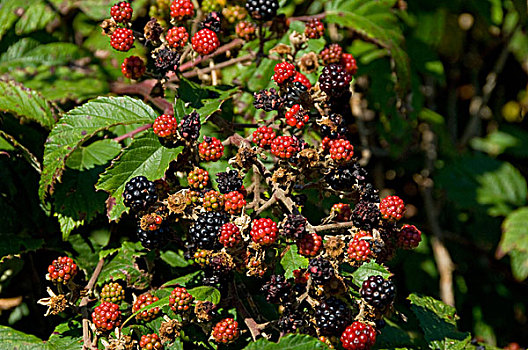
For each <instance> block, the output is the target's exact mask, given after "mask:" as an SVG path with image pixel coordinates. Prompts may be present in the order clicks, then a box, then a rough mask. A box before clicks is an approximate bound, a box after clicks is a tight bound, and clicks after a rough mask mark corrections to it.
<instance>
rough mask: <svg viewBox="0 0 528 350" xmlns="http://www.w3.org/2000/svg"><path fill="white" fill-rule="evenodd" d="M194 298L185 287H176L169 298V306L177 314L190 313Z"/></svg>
mask: <svg viewBox="0 0 528 350" xmlns="http://www.w3.org/2000/svg"><path fill="white" fill-rule="evenodd" d="M193 300H194V297H193V296H192V295H191V294H189V292H187V289H185V288H184V287H176V288H174V289H173V290H172V292H171V294H170V296H169V306H170V308H171V309H172V311H174V312H175V313H177V314H183V313H185V312H187V311H189V309H190V307H191V306H192V302H193Z"/></svg>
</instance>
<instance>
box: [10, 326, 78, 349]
mask: <svg viewBox="0 0 528 350" xmlns="http://www.w3.org/2000/svg"><path fill="white" fill-rule="evenodd" d="M0 344H2V348H3V349H17V350H35V349H39V350H63V349H72V350H75V349H82V342H81V343H79V339H75V338H71V337H61V336H60V335H58V334H54V335H52V336H51V337H50V339H49V340H48V341H45V342H44V341H43V340H42V339H39V338H37V337H35V336H34V335H31V334H25V333H23V332H20V331H17V330H14V329H13V328H10V327H6V326H0Z"/></svg>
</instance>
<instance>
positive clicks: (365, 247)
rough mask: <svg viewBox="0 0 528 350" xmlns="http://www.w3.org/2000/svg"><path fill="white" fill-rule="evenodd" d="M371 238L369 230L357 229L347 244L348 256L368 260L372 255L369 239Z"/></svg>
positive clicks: (352, 258)
mask: <svg viewBox="0 0 528 350" xmlns="http://www.w3.org/2000/svg"><path fill="white" fill-rule="evenodd" d="M370 238H372V235H371V234H370V232H365V231H359V232H358V233H356V234H355V235H354V238H352V240H351V241H350V243H349V244H348V249H347V253H348V257H349V259H350V260H355V261H369V260H370V257H371V256H372V251H371V250H370V242H369V239H370Z"/></svg>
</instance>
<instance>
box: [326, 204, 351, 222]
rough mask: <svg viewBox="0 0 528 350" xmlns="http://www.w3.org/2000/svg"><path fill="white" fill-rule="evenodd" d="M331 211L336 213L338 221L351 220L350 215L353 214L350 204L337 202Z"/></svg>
mask: <svg viewBox="0 0 528 350" xmlns="http://www.w3.org/2000/svg"><path fill="white" fill-rule="evenodd" d="M330 211H331V212H332V213H334V214H335V220H336V221H340V222H345V221H350V216H351V215H352V209H350V204H345V203H336V204H334V205H333V206H332V209H331V210H330Z"/></svg>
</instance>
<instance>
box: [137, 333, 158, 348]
mask: <svg viewBox="0 0 528 350" xmlns="http://www.w3.org/2000/svg"><path fill="white" fill-rule="evenodd" d="M139 347H140V348H141V350H161V349H163V344H162V343H161V340H160V338H159V336H158V335H157V334H156V333H152V334H145V335H142V336H141V339H140V340H139Z"/></svg>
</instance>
